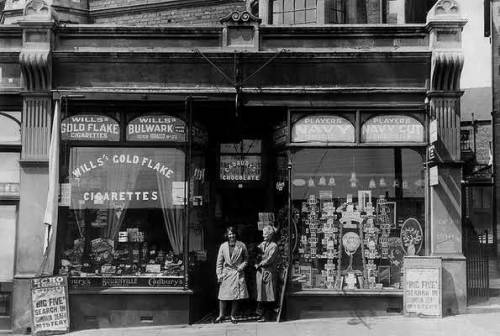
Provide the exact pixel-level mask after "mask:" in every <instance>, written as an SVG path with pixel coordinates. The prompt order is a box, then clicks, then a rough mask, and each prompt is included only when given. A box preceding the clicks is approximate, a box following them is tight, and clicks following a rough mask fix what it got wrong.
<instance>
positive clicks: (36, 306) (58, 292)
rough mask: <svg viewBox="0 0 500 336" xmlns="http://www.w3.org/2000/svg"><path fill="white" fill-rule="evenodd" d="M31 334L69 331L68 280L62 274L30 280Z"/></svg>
mask: <svg viewBox="0 0 500 336" xmlns="http://www.w3.org/2000/svg"><path fill="white" fill-rule="evenodd" d="M31 310H32V317H33V334H34V335H37V334H43V335H47V334H64V333H66V332H68V331H69V309H68V281H67V278H66V277H64V276H52V277H44V278H35V279H33V280H31Z"/></svg>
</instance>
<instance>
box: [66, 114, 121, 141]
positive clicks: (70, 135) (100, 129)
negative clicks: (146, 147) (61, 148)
mask: <svg viewBox="0 0 500 336" xmlns="http://www.w3.org/2000/svg"><path fill="white" fill-rule="evenodd" d="M61 140H71V141H120V125H119V124H118V122H117V121H116V120H114V119H112V118H110V117H107V116H104V115H93V114H78V115H74V116H71V117H68V118H65V119H63V120H62V121H61Z"/></svg>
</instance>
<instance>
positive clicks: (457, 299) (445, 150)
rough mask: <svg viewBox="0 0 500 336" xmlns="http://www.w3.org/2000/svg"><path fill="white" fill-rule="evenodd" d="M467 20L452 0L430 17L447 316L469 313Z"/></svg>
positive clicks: (437, 218)
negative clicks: (463, 104)
mask: <svg viewBox="0 0 500 336" xmlns="http://www.w3.org/2000/svg"><path fill="white" fill-rule="evenodd" d="M464 24H465V21H464V20H462V19H461V16H460V11H459V7H458V4H457V2H456V1H454V0H440V1H438V2H437V3H436V4H435V5H434V7H433V8H432V9H431V11H430V12H429V14H428V16H427V26H428V29H429V33H430V39H429V43H430V48H431V50H432V67H431V77H430V88H429V92H428V99H429V106H430V114H431V119H436V120H437V124H438V141H437V143H435V144H434V145H435V153H436V163H435V164H436V165H437V169H438V182H439V183H438V184H437V185H431V186H430V187H429V189H430V202H429V206H430V209H429V214H430V229H431V246H430V251H431V254H432V255H434V256H440V257H442V260H443V273H442V274H443V282H442V283H443V288H442V298H443V314H444V315H449V314H457V313H463V312H465V308H466V303H467V290H466V277H465V274H466V273H465V272H466V266H465V258H464V256H463V254H462V195H461V181H462V163H461V159H460V97H461V95H462V92H461V91H460V74H461V71H462V67H463V56H462V52H461V48H462V43H461V34H462V27H463V26H464Z"/></svg>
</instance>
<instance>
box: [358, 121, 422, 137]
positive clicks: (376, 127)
mask: <svg viewBox="0 0 500 336" xmlns="http://www.w3.org/2000/svg"><path fill="white" fill-rule="evenodd" d="M361 141H362V142H423V141H424V126H423V125H422V124H421V123H420V122H419V121H418V120H417V119H415V118H412V117H408V116H399V115H397V116H391V115H384V116H378V117H373V118H371V119H368V120H367V121H366V122H365V123H364V124H363V127H362V129H361Z"/></svg>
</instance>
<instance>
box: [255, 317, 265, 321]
mask: <svg viewBox="0 0 500 336" xmlns="http://www.w3.org/2000/svg"><path fill="white" fill-rule="evenodd" d="M257 322H266V318H265V317H264V316H260V317H259V318H257Z"/></svg>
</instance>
